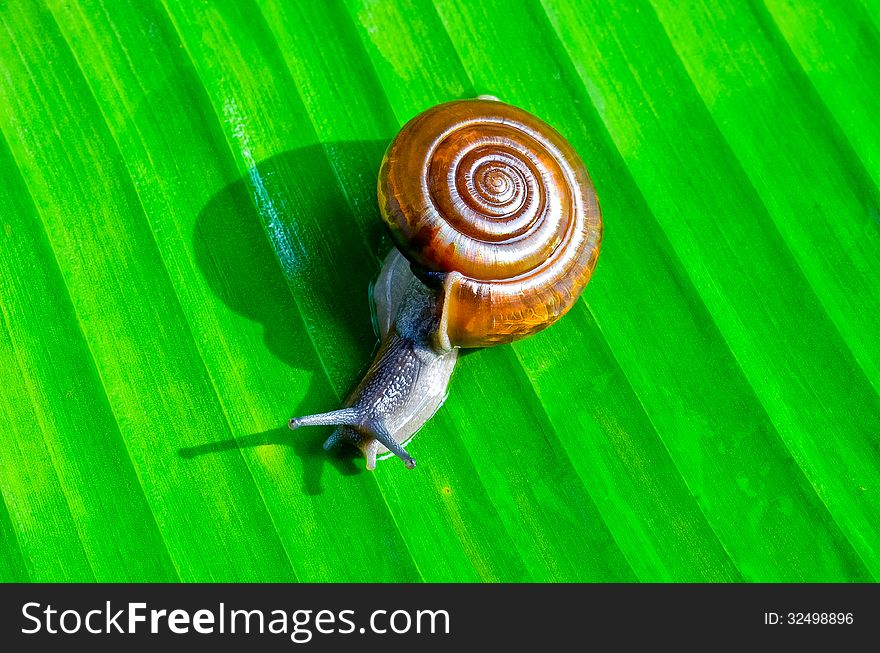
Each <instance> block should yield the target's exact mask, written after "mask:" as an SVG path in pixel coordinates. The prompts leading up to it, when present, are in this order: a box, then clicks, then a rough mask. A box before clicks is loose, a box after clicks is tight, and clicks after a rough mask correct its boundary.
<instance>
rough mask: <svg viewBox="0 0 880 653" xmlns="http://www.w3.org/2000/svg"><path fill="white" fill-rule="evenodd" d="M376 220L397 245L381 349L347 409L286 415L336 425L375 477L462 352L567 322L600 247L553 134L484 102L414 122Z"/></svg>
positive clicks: (584, 193)
mask: <svg viewBox="0 0 880 653" xmlns="http://www.w3.org/2000/svg"><path fill="white" fill-rule="evenodd" d="M378 195H379V210H380V212H381V215H382V219H383V220H384V221H385V224H386V225H387V226H388V228H389V230H390V233H391V237H392V239H393V240H394V244H395V245H396V248H395V249H392V251H391V252H390V253H389V254H388V256H387V257H386V258H385V262H384V263H383V265H382V270H381V272H380V274H379V279H378V280H377V281H376V285H375V287H374V290H373V299H374V301H375V307H376V315H377V319H378V322H379V330H380V335H381V338H382V342H381V345H380V347H379V351H378V352H377V353H376V356H375V358H374V360H373V362H372V364H371V365H370V367H369V368H368V369H367V372H366V374H365V375H364V378H363V379H362V380H361V381H360V383H358V385H357V387H355V389H354V390H353V391H352V393H351V394H350V395H349V396H348V398H347V399H346V400H345V403H344V404H343V407H342V408H340V409H338V410H334V411H331V412H328V413H321V414H317V415H308V416H305V417H294V418H293V419H291V420H290V422H289V425H290V428H291V429H296V428H299V427H300V426H319V425H334V426H336V427H337V428H336V430H335V431H334V432H333V434H332V435H331V436H330V437H329V438H328V439H327V441H326V442H325V443H324V448H325V449H329V448H330V447H332V446H334V445H335V444H337V443H338V442H340V441H342V440H347V441H348V442H350V443H352V444H354V445H355V446H357V447H358V448H359V449H361V451H363V453H364V456H365V457H366V459H367V469H375V467H376V460H377V458H379V457H381V456H383V455H384V454H389V455H390V454H394V455H395V456H397V457H398V458H400V459H401V460H403V462H404V464H405V465H406V466H407V467H408V468H410V469H411V468H413V467H415V464H416V461H415V459H413V457H412V456H410V455H409V453H407V451H406V449H405V448H404V446H405V445H406V444H407V442H408V441H409V440H410V439H411V438H412V436H413V435H414V434H415V433H416V431H418V430H419V428H420V427H421V426H422V425H423V424H424V423H425V422H427V421H428V420H429V419H430V418H431V416H432V415H433V414H434V413H435V412H436V411H437V409H438V408H439V407H440V405H441V404H442V403H443V400H444V398H445V397H446V388H447V385H448V384H449V379H450V376H451V375H452V370H453V368H454V367H455V361H456V358H457V357H458V350H459V348H461V347H488V346H491V345H498V344H504V343H508V342H513V341H514V340H518V339H520V338H524V337H526V336H528V335H531V334H533V333H536V332H538V331H540V330H541V329H544V328H546V327H548V326H550V325H551V324H553V322H555V321H556V320H558V319H559V318H560V317H562V316H563V315H564V314H565V313H566V312H567V311H568V310H569V309H570V308H571V307H572V306H573V305H574V303H575V301H577V299H578V297H579V296H580V294H581V292H582V291H583V289H584V288H585V287H586V285H587V282H588V281H589V280H590V276H591V275H592V273H593V268H595V266H596V261H597V259H598V258H599V249H600V246H601V242H602V218H601V215H600V212H599V203H598V199H597V197H596V191H595V189H594V188H593V183H592V182H591V181H590V177H589V175H588V174H587V170H586V168H585V167H584V164H583V162H582V161H581V159H580V157H579V156H578V155H577V153H576V152H575V151H574V149H573V148H572V147H571V145H569V143H568V142H567V141H566V140H565V139H564V138H563V137H562V136H561V135H560V134H559V133H558V132H557V131H556V130H554V129H553V128H552V127H550V126H549V125H547V124H546V123H544V122H543V121H541V120H540V119H538V118H536V117H535V116H533V115H531V114H530V113H528V112H526V111H523V110H522V109H519V108H517V107H514V106H511V105H509V104H505V103H503V102H500V101H498V100H497V99H495V98H492V97H491V96H480V97H479V98H477V99H475V100H459V101H455V102H447V103H445V104H440V105H437V106H435V107H432V108H430V109H428V110H427V111H425V112H423V113H421V114H419V115H418V116H416V117H415V118H413V119H412V120H410V121H409V122H408V123H407V124H406V125H404V127H403V129H401V130H400V133H399V134H398V135H397V136H396V137H395V138H394V140H393V141H392V142H391V145H389V147H388V150H387V151H386V152H385V157H384V159H383V160H382V167H381V169H380V171H379V184H378Z"/></svg>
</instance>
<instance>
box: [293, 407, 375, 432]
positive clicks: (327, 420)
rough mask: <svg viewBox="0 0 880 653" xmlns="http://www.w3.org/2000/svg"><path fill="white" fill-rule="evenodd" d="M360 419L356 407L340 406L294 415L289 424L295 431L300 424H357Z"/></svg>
mask: <svg viewBox="0 0 880 653" xmlns="http://www.w3.org/2000/svg"><path fill="white" fill-rule="evenodd" d="M359 420H360V413H359V412H358V411H357V409H356V408H340V409H339V410H331V411H330V412H328V413H316V414H314V415H303V416H302V417H292V418H291V419H290V421H289V422H288V423H287V425H288V426H289V427H290V430H291V431H295V430H296V429H298V428H299V427H300V426H355V425H357V424H358V423H359Z"/></svg>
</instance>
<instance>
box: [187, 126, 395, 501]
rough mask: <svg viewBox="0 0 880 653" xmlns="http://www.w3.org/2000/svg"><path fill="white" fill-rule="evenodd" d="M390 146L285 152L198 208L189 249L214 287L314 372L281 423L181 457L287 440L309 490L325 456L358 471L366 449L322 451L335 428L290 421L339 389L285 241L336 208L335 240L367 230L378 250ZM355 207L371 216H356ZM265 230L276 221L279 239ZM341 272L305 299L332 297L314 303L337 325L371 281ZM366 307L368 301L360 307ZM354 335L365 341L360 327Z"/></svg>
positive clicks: (276, 351)
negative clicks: (381, 179)
mask: <svg viewBox="0 0 880 653" xmlns="http://www.w3.org/2000/svg"><path fill="white" fill-rule="evenodd" d="M386 145H387V141H351V142H337V143H325V144H316V145H311V146H308V147H303V148H298V149H295V150H290V151H288V152H284V153H282V154H279V155H277V156H274V157H271V158H270V159H267V160H265V161H263V162H261V163H259V164H257V165H256V166H255V167H254V168H252V169H251V170H249V171H248V173H247V174H246V175H244V176H243V177H242V178H240V179H238V180H236V181H234V182H232V183H230V184H228V185H227V186H225V187H224V188H222V189H221V190H220V191H219V192H217V193H216V194H215V195H214V196H213V197H212V198H211V199H210V200H209V202H208V203H207V204H206V205H205V207H204V208H203V209H202V210H201V212H200V213H199V216H198V218H197V220H196V224H195V228H194V231H193V249H194V253H195V260H196V263H197V265H198V267H199V270H200V271H201V272H202V274H203V275H204V277H205V279H206V281H207V283H208V285H209V287H210V288H211V290H212V291H213V292H214V294H215V295H216V296H217V297H219V298H220V299H221V300H222V301H223V303H224V304H225V305H226V306H228V307H229V308H230V309H231V310H232V311H234V312H235V313H237V314H239V315H241V316H243V317H245V318H247V319H248V320H251V321H254V322H257V323H258V324H260V325H261V327H262V330H263V344H264V345H265V347H266V349H267V350H268V351H269V352H270V353H271V354H272V355H273V356H275V357H276V358H277V359H278V360H280V361H281V362H283V363H284V364H285V365H288V366H291V367H293V368H295V369H298V370H303V371H308V372H310V373H311V374H310V381H309V386H308V388H305V389H303V388H291V389H290V390H291V393H292V394H293V395H294V396H298V397H300V401H299V403H298V405H297V406H296V407H295V409H293V410H290V412H286V411H287V410H288V409H289V408H290V407H287V406H279V407H278V409H279V415H278V417H279V423H280V424H279V427H278V428H274V429H270V430H268V431H264V432H260V433H251V434H242V435H238V436H236V437H233V438H230V439H227V440H221V441H217V442H209V443H205V444H202V445H199V446H194V447H188V448H185V449H181V450H180V451H179V455H180V456H181V457H182V458H193V457H196V456H202V455H218V454H223V453H224V452H230V451H234V450H241V449H247V448H250V447H257V446H288V447H291V449H292V450H293V452H294V453H295V454H296V455H297V456H298V457H299V458H300V459H301V461H302V465H303V491H304V492H305V493H306V494H309V495H317V494H320V493H321V492H322V488H321V477H322V474H323V471H324V468H325V465H326V464H327V463H329V464H331V465H332V466H333V467H335V468H336V469H337V470H338V471H339V472H340V473H341V474H343V475H352V474H357V473H360V472H361V471H362V469H363V465H358V464H357V461H356V460H355V458H358V457H359V456H360V453H359V452H358V451H357V450H356V449H354V448H353V447H348V446H340V447H337V448H336V449H334V450H332V451H330V452H326V451H324V449H323V448H322V443H323V441H324V440H325V439H326V437H327V436H328V435H329V432H330V430H329V428H314V429H303V430H302V431H297V432H296V433H294V432H292V431H290V430H289V429H288V428H287V426H286V422H287V420H288V419H289V418H290V417H291V416H293V415H304V414H309V413H315V412H323V411H327V410H332V409H333V408H336V406H334V405H331V404H332V403H333V402H334V401H335V399H331V398H333V397H335V396H336V395H335V393H334V392H333V390H332V387H331V385H330V380H329V379H328V378H327V376H326V373H325V371H324V368H323V366H322V362H321V360H320V359H319V357H318V353H317V351H316V350H315V346H314V343H313V342H312V338H311V335H310V333H309V331H308V329H309V328H312V327H310V326H309V325H307V324H306V322H305V321H304V319H303V315H302V314H301V313H300V312H299V308H298V306H297V303H296V300H295V299H294V294H293V293H292V288H293V287H297V288H299V289H300V290H302V288H303V283H304V282H303V279H301V278H295V275H296V274H297V272H296V269H297V267H296V266H295V265H291V264H290V262H291V260H292V257H293V256H294V254H293V251H292V250H291V249H289V248H285V246H284V243H288V242H293V241H294V240H295V239H296V236H297V235H298V234H300V235H301V233H302V232H303V231H304V230H308V229H311V230H317V229H319V228H322V227H323V226H324V225H326V224H327V221H326V216H333V222H332V224H333V226H334V227H335V228H334V232H338V233H334V235H333V238H335V241H334V242H333V243H332V245H333V246H335V247H341V250H340V251H343V252H344V251H346V248H345V243H346V242H352V241H353V240H355V239H356V240H357V241H358V247H360V248H361V249H362V248H363V244H362V240H363V239H366V240H367V245H368V248H369V249H370V251H372V252H376V254H377V255H378V254H379V249H380V248H381V247H382V245H383V244H384V243H383V240H384V237H383V231H382V228H381V223H380V221H379V220H378V219H376V217H375V216H377V215H378V209H377V207H376V197H375V179H376V174H377V172H378V168H379V163H380V161H381V158H382V154H383V152H384V149H385V147H386ZM291 198H293V199H292V200H291ZM288 206H294V207H296V208H295V209H294V210H290V209H288V208H287V207H288ZM352 207H355V208H352ZM355 211H359V212H360V211H363V212H364V213H365V214H366V212H370V213H371V215H360V216H359V215H356V214H355ZM322 216H324V217H323V218H322ZM358 225H361V226H360V227H359V226H358ZM363 225H370V226H368V227H363ZM267 229H275V230H276V234H275V237H274V238H270V236H269V233H268V231H267ZM279 232H280V234H281V237H278V233H279ZM305 242H308V241H305ZM306 255H308V252H306ZM341 258H342V259H345V258H346V257H345V256H342V257H341ZM318 259H319V256H318V255H317V254H316V260H318ZM335 278H336V279H337V281H336V283H335V284H334V285H333V286H332V287H331V288H328V289H326V292H323V290H325V289H322V292H308V291H307V290H306V292H308V301H309V302H311V303H312V305H313V307H314V305H315V304H320V302H326V303H327V304H326V305H324V306H319V307H318V309H315V310H317V311H318V312H319V313H320V314H323V315H328V316H331V319H336V324H335V325H334V326H336V327H337V328H339V329H348V330H353V329H354V328H355V327H354V326H352V324H351V321H350V320H348V319H345V318H344V317H338V314H339V313H340V312H341V311H340V310H339V305H340V304H342V305H346V306H357V307H360V306H361V304H364V303H365V299H366V293H367V282H368V280H367V279H364V278H363V271H362V268H361V270H355V269H353V270H351V271H350V272H346V273H343V274H337V275H336V277H335ZM358 280H359V281H360V283H357V281H358ZM331 301H332V302H336V303H335V304H330V302H331ZM366 309H367V307H366V305H364V306H363V307H362V310H366ZM354 335H355V336H356V337H357V338H359V339H360V340H364V336H365V334H362V333H360V331H359V332H358V333H357V334H354ZM366 362H368V361H365V363H366ZM328 402H329V403H328Z"/></svg>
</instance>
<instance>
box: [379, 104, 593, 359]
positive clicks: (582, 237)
mask: <svg viewBox="0 0 880 653" xmlns="http://www.w3.org/2000/svg"><path fill="white" fill-rule="evenodd" d="M379 204H380V209H381V211H382V216H383V218H384V220H385V221H386V223H387V224H388V226H389V227H390V229H391V233H392V236H393V237H394V239H395V242H396V244H397V246H398V248H399V249H400V250H401V251H402V252H403V253H404V254H405V255H406V256H407V257H408V258H409V259H410V260H411V261H412V262H413V264H414V265H415V266H416V268H417V270H418V269H421V270H423V271H425V272H435V273H442V274H445V280H444V285H443V303H444V312H445V320H446V333H445V335H446V336H448V342H449V344H450V345H451V346H458V347H482V346H486V345H490V344H497V343H503V342H510V341H512V340H516V339H518V338H522V337H524V336H527V335H529V334H531V333H534V332H536V331H539V330H540V329H543V328H545V327H546V326H549V325H550V324H552V323H553V322H555V321H556V320H557V319H559V318H560V317H561V316H562V315H564V314H565V312H566V311H568V310H569V308H571V306H572V305H573V304H574V302H575V301H576V300H577V298H578V296H579V295H580V293H581V291H582V290H583V288H584V287H585V286H586V284H587V282H588V281H589V279H590V276H591V274H592V271H593V268H594V267H595V264H596V260H597V258H598V255H599V248H600V244H601V235H602V226H601V225H602V223H601V217H600V213H599V205H598V200H597V198H596V193H595V190H594V189H593V185H592V182H591V181H590V178H589V176H588V174H587V171H586V168H585V167H584V165H583V163H582V161H581V159H580V157H578V155H577V153H575V151H574V150H573V149H572V147H571V146H570V145H569V144H568V142H567V141H565V139H564V138H563V137H562V136H560V135H559V133H558V132H556V131H555V130H554V129H553V128H551V127H550V126H549V125H547V124H546V123H544V122H542V121H541V120H539V119H538V118H536V117H535V116H533V115H531V114H529V113H527V112H526V111H523V110H522V109H518V108H516V107H514V106H511V105H508V104H505V103H502V102H498V101H493V100H483V99H477V100H460V101H456V102H449V103H446V104H441V105H438V106H436V107H433V108H431V109H429V110H427V111H425V112H424V113H422V114H420V115H419V116H417V117H416V118H414V119H413V120H412V121H410V122H409V123H407V125H405V126H404V128H403V129H402V130H401V132H400V133H399V134H398V136H397V137H396V138H395V140H394V141H393V142H392V144H391V145H390V146H389V148H388V151H387V153H386V155H385V159H384V161H383V164H382V169H381V172H380V174H379Z"/></svg>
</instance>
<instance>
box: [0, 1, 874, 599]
mask: <svg viewBox="0 0 880 653" xmlns="http://www.w3.org/2000/svg"><path fill="white" fill-rule="evenodd" d="M825 5H826V3H818V2H806V3H802V2H792V1H789V0H768V1H767V2H766V3H765V4H761V3H749V4H748V5H745V6H743V5H742V4H741V3H733V2H724V1H722V2H718V3H713V5H712V6H711V7H706V6H702V5H697V6H691V5H690V4H689V5H688V6H686V7H685V6H683V5H681V4H680V3H675V2H672V1H671V0H670V1H667V0H652V1H651V2H650V3H644V4H641V3H636V4H633V3H629V2H622V1H621V2H614V3H608V2H603V1H600V0H585V1H584V2H577V3H576V2H572V1H571V0H543V1H541V2H539V1H529V2H524V3H509V2H502V1H501V0H489V1H486V2H479V3H460V2H453V1H452V0H437V1H436V2H434V3H433V4H432V3H430V2H424V1H422V0H413V1H411V2H408V1H402V2H397V3H390V2H372V1H368V0H363V1H360V0H345V1H344V2H343V1H340V2H328V3H311V2H301V3H291V2H281V1H279V0H255V1H254V2H237V1H233V0H227V1H224V2H215V3H195V2H188V1H184V0H179V1H175V0H167V1H166V2H159V1H158V0H145V1H144V2H141V3H137V7H129V6H125V5H124V4H122V3H115V4H112V5H110V4H107V3H103V2H100V0H73V1H72V2H60V1H58V0H47V2H45V3H40V2H33V3H17V2H16V3H0V28H2V29H0V73H2V74H0V137H2V138H0V206H2V207H3V214H2V216H0V217H2V227H3V230H2V231H0V316H2V323H0V324H2V328H0V383H2V387H3V391H2V392H0V417H2V418H3V420H4V424H5V427H4V428H3V429H2V432H0V433H2V436H0V437H2V442H0V445H2V446H0V493H2V499H3V501H2V503H0V581H16V580H30V581H77V580H81V581H93V580H98V581H150V580H152V581H176V580H183V581H273V580H274V581H403V582H408V581H422V580H423V581H634V580H639V581H741V580H746V581H807V580H812V581H870V580H876V579H878V578H880V553H878V552H880V526H878V524H880V494H878V489H880V488H878V482H877V481H878V478H880V458H878V456H877V444H876V442H877V441H876V434H877V432H878V426H880V397H878V391H880V346H878V337H877V326H876V323H877V315H878V314H880V202H878V197H880V193H878V183H880V165H878V162H880V132H878V128H877V124H876V120H875V119H874V118H873V114H874V113H876V110H875V108H876V107H875V106H874V105H875V104H876V102H875V90H876V88H877V85H878V83H880V68H878V67H877V66H876V65H875V64H874V63H873V62H875V61H876V60H877V58H878V55H880V37H878V34H880V32H878V24H880V22H878V16H880V15H878V14H877V9H876V7H875V6H874V5H873V4H872V3H864V4H860V3H858V2H855V0H854V1H853V3H852V6H849V5H850V3H843V4H835V5H834V6H833V7H832V6H825ZM479 93H491V94H493V95H497V96H499V97H500V98H501V99H503V100H505V101H508V102H511V103H513V104H516V105H519V106H521V107H523V108H525V109H527V110H529V111H532V112H533V113H535V114H537V115H538V116H540V117H542V118H543V119H545V120H547V121H548V122H549V123H550V124H552V125H554V126H555V127H556V128H557V129H559V130H560V131H561V132H562V133H563V134H564V135H565V136H566V137H567V138H568V139H569V140H570V141H571V142H572V143H573V145H574V146H575V148H576V149H577V150H578V151H579V152H580V153H581V155H582V157H583V158H584V160H585V161H586V163H587V166H588V168H589V169H590V173H591V175H592V177H593V180H594V182H595V185H596V188H597V191H598V193H599V197H600V201H601V204H602V208H603V216H604V219H605V238H604V244H603V252H602V256H601V258H600V262H599V265H598V268H597V270H596V274H595V278H594V280H593V281H592V283H591V284H590V286H589V287H588V289H587V291H586V292H585V294H584V296H583V298H582V299H581V301H580V302H579V303H578V304H577V305H576V306H575V307H574V309H573V310H572V311H570V313H569V314H568V315H567V316H566V317H565V318H564V319H563V320H561V321H560V322H559V323H558V324H556V325H554V326H553V327H552V328H551V329H548V330H546V331H543V332H541V333H540V334H537V335H535V336H533V337H531V338H529V339H526V340H523V341H520V342H517V343H515V344H514V345H508V346H500V347H495V348H491V349H486V350H481V351H476V352H469V353H467V354H466V355H463V356H462V357H461V360H460V362H459V365H458V369H457V371H456V374H455V376H454V378H453V382H452V385H451V388H450V396H449V399H448V400H447V402H446V404H445V405H444V407H443V408H442V409H441V410H440V412H439V413H438V414H437V415H436V416H435V417H434V419H433V420H431V422H430V423H429V424H428V425H426V427H425V428H424V429H423V430H422V431H421V432H420V433H419V435H418V436H417V437H416V439H415V440H414V441H413V443H412V444H411V445H410V447H409V448H410V450H411V451H412V452H413V454H414V455H415V457H416V458H417V459H418V460H419V466H418V468H417V469H416V470H415V471H412V472H410V471H407V470H406V469H405V468H404V467H403V466H402V465H400V464H398V463H397V461H386V462H384V463H381V464H380V465H379V468H378V469H377V471H376V472H375V473H368V472H366V471H365V470H364V469H363V461H362V460H361V459H360V458H359V457H357V456H356V455H355V453H356V452H353V451H352V450H347V449H341V450H340V451H336V452H331V453H329V454H328V453H326V452H324V451H323V449H322V448H321V442H322V441H323V439H324V438H325V437H326V433H325V432H322V431H320V430H304V431H298V432H296V433H291V432H290V431H289V430H288V429H287V428H286V426H285V423H286V421H287V419H288V418H289V417H290V416H292V415H294V414H305V413H310V412H319V411H324V410H330V409H333V408H335V407H337V406H338V404H339V402H340V401H341V399H342V398H343V397H344V396H345V395H346V394H347V392H348V391H349V389H350V388H351V387H352V386H353V384H354V383H356V381H357V378H358V376H359V374H361V373H362V371H363V370H364V368H365V366H366V364H367V363H368V361H369V359H370V357H371V355H372V352H373V351H374V348H375V345H376V341H375V336H374V334H373V330H372V327H371V317H370V307H369V302H368V286H369V282H370V280H371V279H373V278H375V276H376V274H377V273H378V269H379V263H380V261H381V259H382V257H383V256H384V254H385V253H386V252H387V251H388V249H389V248H390V247H391V244H390V240H389V239H388V237H387V235H386V234H385V233H384V231H383V228H382V227H381V223H380V220H379V218H378V207H377V205H376V197H375V193H376V190H375V189H376V175H377V172H378V167H379V163H380V160H381V157H382V153H383V152H384V149H385V147H386V146H387V144H388V142H389V141H390V140H391V138H393V136H394V134H395V133H396V132H397V130H398V129H399V128H400V126H401V125H402V124H403V123H404V122H406V121H407V120H409V119H410V118H411V117H413V116H414V115H416V114H417V113H419V112H420V111H422V110H424V109H425V108H427V107H429V106H432V105H434V104H436V103H438V102H442V101H446V100H451V99H456V98H462V97H472V96H474V95H477V94H479Z"/></svg>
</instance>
